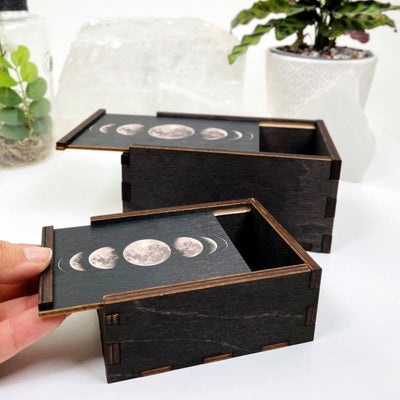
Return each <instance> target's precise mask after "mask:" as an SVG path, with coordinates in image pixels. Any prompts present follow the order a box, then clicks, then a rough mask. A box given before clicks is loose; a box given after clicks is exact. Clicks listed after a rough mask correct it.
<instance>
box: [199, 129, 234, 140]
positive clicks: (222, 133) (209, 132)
mask: <svg viewBox="0 0 400 400" xmlns="http://www.w3.org/2000/svg"><path fill="white" fill-rule="evenodd" d="M200 134H201V135H202V136H203V139H205V140H221V139H223V138H225V137H227V136H228V132H227V131H226V130H225V129H220V128H206V129H203V130H202V131H201V132H200Z"/></svg>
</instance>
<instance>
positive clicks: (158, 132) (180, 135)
mask: <svg viewBox="0 0 400 400" xmlns="http://www.w3.org/2000/svg"><path fill="white" fill-rule="evenodd" d="M148 134H149V135H150V136H153V137H155V138H158V139H169V140H171V139H186V138H188V137H189V136H192V135H194V134H195V130H194V129H193V128H191V127H190V126H186V125H178V124H166V125H157V126H153V127H152V128H150V129H149V130H148Z"/></svg>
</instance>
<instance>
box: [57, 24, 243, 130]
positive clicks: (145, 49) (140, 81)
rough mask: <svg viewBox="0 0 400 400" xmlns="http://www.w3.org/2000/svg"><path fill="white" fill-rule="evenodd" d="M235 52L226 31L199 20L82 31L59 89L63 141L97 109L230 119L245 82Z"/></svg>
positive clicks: (94, 26)
mask: <svg viewBox="0 0 400 400" xmlns="http://www.w3.org/2000/svg"><path fill="white" fill-rule="evenodd" d="M235 44H237V40H236V39H235V38H234V37H233V36H232V35H231V34H230V33H229V32H228V31H226V30H224V29H222V28H220V27H217V26H214V25H211V24H209V23H206V22H204V21H201V20H199V19H195V18H175V19H165V18H140V19H131V18H124V19H121V18H107V19H97V20H94V21H92V22H90V23H88V24H86V25H84V26H83V27H82V28H81V30H80V32H79V34H78V37H77V39H76V40H75V42H74V43H73V44H72V46H71V50H70V53H69V55H68V58H67V61H66V63H65V66H64V69H63V72H62V76H61V79H60V82H59V89H58V94H57V99H56V117H57V121H58V127H59V130H61V131H64V132H59V134H65V130H66V129H68V128H69V127H71V126H73V125H74V124H76V123H77V122H80V121H81V120H82V118H85V117H86V116H88V114H91V113H92V112H94V111H95V110H96V109H98V108H105V109H106V110H107V111H108V112H114V113H127V114H155V112H156V111H158V110H163V111H179V112H205V113H207V112H209V113H228V114H229V113H232V110H233V109H238V107H240V105H241V104H242V101H243V98H242V97H243V79H244V57H242V58H241V59H240V60H238V61H237V62H236V63H235V64H234V65H232V66H230V65H229V64H228V62H227V55H228V54H229V52H230V50H231V49H232V47H233V46H234V45H235ZM60 128H61V129H60Z"/></svg>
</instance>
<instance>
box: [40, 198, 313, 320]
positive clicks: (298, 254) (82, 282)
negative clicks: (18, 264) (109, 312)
mask: <svg viewBox="0 0 400 400" xmlns="http://www.w3.org/2000/svg"><path fill="white" fill-rule="evenodd" d="M256 207H258V209H256ZM261 211H262V212H263V213H265V214H262V213H261ZM252 212H256V213H257V215H258V217H257V218H261V219H262V221H265V223H268V229H269V230H270V231H271V233H272V234H273V235H274V236H273V243H272V242H271V243H270V244H269V246H272V247H271V253H270V254H269V255H268V256H267V257H268V260H267V261H266V262H265V259H262V257H263V256H264V253H265V249H263V248H261V249H260V250H259V254H256V253H254V250H255V249H256V246H255V245H254V243H250V242H248V240H249V235H247V234H246V235H242V236H243V237H242V238H240V237H238V234H237V232H240V229H239V230H238V229H237V228H238V226H239V225H241V224H242V225H243V226H244V225H246V222H244V221H245V220H244V219H243V217H242V216H243V215H245V214H251V213H252ZM228 217H229V221H228V224H226V223H225V222H224V223H222V222H221V221H223V220H224V219H225V218H228ZM254 217H255V216H253V218H254ZM268 219H270V220H269V221H268ZM271 222H273V223H274V224H275V223H276V224H277V222H276V221H274V220H273V218H272V216H270V215H269V214H268V213H267V211H266V210H265V209H263V207H262V206H261V205H260V204H259V203H258V202H256V201H255V200H236V201H230V202H219V203H207V204H200V205H192V206H183V207H170V208H165V209H158V210H147V211H138V212H130V213H122V214H114V215H108V216H102V217H93V218H92V219H91V224H90V225H89V226H81V227H73V228H64V229H53V227H45V228H43V236H42V245H44V246H48V247H51V248H52V249H53V259H52V262H51V265H50V266H49V268H47V269H46V270H45V271H44V272H43V273H42V275H41V279H40V287H39V314H40V315H41V316H52V315H59V314H65V313H71V312H76V311H83V310H87V309H98V308H102V307H103V306H104V299H106V298H107V297H108V298H111V299H113V298H118V302H121V301H124V298H126V296H128V297H129V296H132V293H133V294H134V295H138V293H139V294H140V295H141V296H147V297H149V296H153V295H155V294H154V293H155V292H157V295H160V293H161V294H169V293H171V291H172V292H174V291H182V290H184V291H186V290H195V289H204V288H207V287H212V286H218V285H224V284H232V283H235V282H242V281H247V280H249V279H250V280H253V279H261V278H263V277H265V276H269V277H273V276H276V274H278V275H279V274H281V273H283V272H282V271H284V272H285V271H286V270H287V271H286V272H285V273H293V271H295V272H296V271H297V272H299V271H300V272H310V271H311V270H319V267H318V266H317V264H316V263H314V262H313V261H312V259H311V258H310V257H309V256H308V255H307V254H306V253H305V252H304V250H303V249H302V248H301V246H300V245H299V244H298V243H297V242H295V241H294V239H293V238H291V237H290V235H289V234H287V232H285V231H284V229H283V228H282V227H281V226H280V225H279V224H277V225H276V226H275V227H272V225H271ZM227 227H228V228H229V229H228V228H227ZM226 229H228V231H229V234H228V233H227V231H226ZM232 229H233V230H232ZM252 229H253V228H250V232H251V231H252ZM260 229H261V231H262V229H264V228H262V227H261V228H260ZM258 230H259V229H258ZM275 230H277V231H278V230H282V232H283V233H282V232H279V233H277V232H275ZM261 231H260V232H261ZM232 232H233V233H232ZM235 232H236V233H235ZM256 234H258V233H257V232H256ZM281 235H283V236H281ZM239 236H240V234H239ZM243 239H245V240H247V242H246V243H244V244H242V248H238V247H236V244H235V243H234V241H236V242H237V241H238V240H239V242H240V241H243ZM261 240H262V241H261V242H259V244H258V246H262V247H263V246H264V240H265V238H264V237H262V238H261ZM239 242H238V243H239ZM247 251H250V252H252V253H253V254H251V255H250V258H248V259H249V260H250V259H252V261H251V263H252V264H253V265H252V268H250V267H249V265H248V261H247V259H246V260H245V257H244V255H243V254H244V253H245V252H247ZM280 255H281V256H280ZM260 257H261V258H260ZM279 257H281V258H282V259H281V260H280V259H279ZM260 260H261V261H260ZM310 260H311V261H310ZM257 263H262V265H263V266H265V268H268V267H278V268H276V269H271V270H268V269H266V270H265V271H259V269H262V268H259V267H257ZM268 264H269V265H268ZM254 266H256V268H255V269H254ZM124 293H125V295H124ZM124 296H125V297H124ZM113 301H114V300H113Z"/></svg>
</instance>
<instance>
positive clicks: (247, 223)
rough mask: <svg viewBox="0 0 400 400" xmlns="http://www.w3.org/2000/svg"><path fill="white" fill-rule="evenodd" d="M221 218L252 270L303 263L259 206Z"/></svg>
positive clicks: (221, 216) (219, 218)
mask: <svg viewBox="0 0 400 400" xmlns="http://www.w3.org/2000/svg"><path fill="white" fill-rule="evenodd" d="M217 219H218V221H219V223H220V224H221V225H222V227H223V228H224V230H225V232H226V233H227V235H228V236H229V238H230V239H231V241H232V243H233V244H234V245H235V247H236V249H237V250H238V251H239V253H240V255H241V256H242V257H243V259H244V260H245V261H246V264H247V265H248V266H249V268H250V269H251V270H252V271H259V270H263V269H271V268H278V267H284V266H290V265H297V264H302V263H303V260H301V258H300V257H299V256H298V255H297V254H296V253H295V252H294V251H293V250H292V249H291V247H290V246H289V245H288V244H287V243H286V242H285V241H284V240H283V239H282V238H281V236H280V235H279V234H278V233H277V232H276V231H275V230H274V229H273V228H272V226H271V225H270V224H269V223H268V222H267V221H266V220H265V219H264V218H263V217H262V216H261V215H260V214H259V213H258V212H257V210H255V209H253V208H251V210H250V211H249V212H246V213H241V214H230V215H220V216H217Z"/></svg>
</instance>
